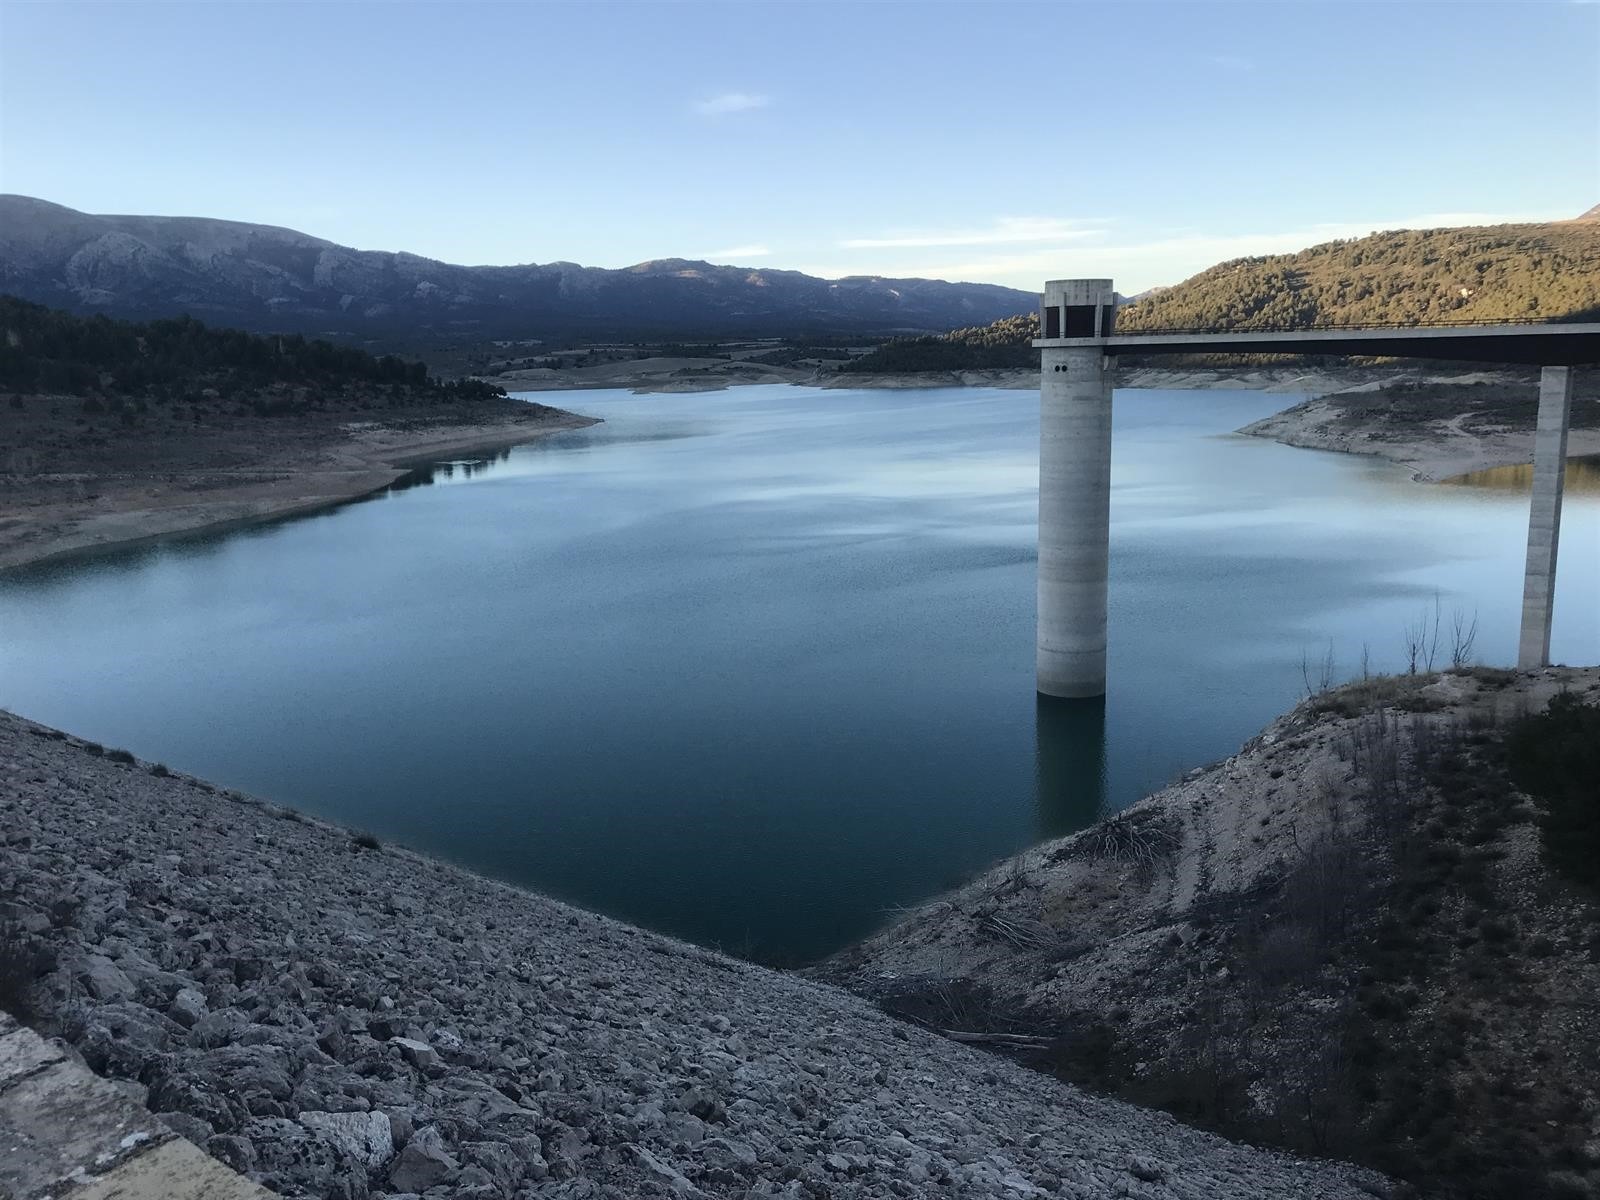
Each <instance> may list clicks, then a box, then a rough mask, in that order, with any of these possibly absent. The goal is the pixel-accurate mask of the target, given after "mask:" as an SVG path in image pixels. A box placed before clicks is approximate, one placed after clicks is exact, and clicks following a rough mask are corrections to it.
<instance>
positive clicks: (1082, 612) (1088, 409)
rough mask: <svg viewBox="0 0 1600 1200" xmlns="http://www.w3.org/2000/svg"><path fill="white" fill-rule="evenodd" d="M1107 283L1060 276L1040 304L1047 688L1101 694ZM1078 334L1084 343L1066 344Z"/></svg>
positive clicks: (1106, 535) (1107, 504) (1107, 538)
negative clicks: (1103, 343)
mask: <svg viewBox="0 0 1600 1200" xmlns="http://www.w3.org/2000/svg"><path fill="white" fill-rule="evenodd" d="M1116 313H1117V304H1116V294H1115V293H1114V292H1113V291H1112V288H1111V280H1109V279H1056V280H1052V281H1050V282H1049V283H1046V284H1045V285H1044V296H1043V297H1042V298H1041V301H1040V308H1039V332H1040V335H1041V336H1040V338H1039V340H1038V341H1036V342H1035V343H1034V345H1035V346H1037V347H1039V369H1040V372H1041V375H1040V382H1039V636H1038V671H1039V685H1038V686H1039V691H1040V693H1042V694H1043V695H1046V696H1060V697H1066V698H1077V697H1086V696H1103V695H1104V694H1105V690H1106V585H1107V575H1106V569H1107V562H1108V555H1109V551H1110V542H1111V373H1110V371H1109V370H1108V369H1107V359H1106V356H1105V353H1104V349H1103V346H1102V345H1100V344H1097V343H1100V342H1101V341H1102V339H1105V338H1108V337H1110V336H1111V332H1112V324H1113V322H1114V321H1115V320H1116ZM1067 338H1071V339H1073V341H1074V342H1076V343H1077V344H1075V345H1072V346H1064V345H1062V344H1061V343H1062V340H1063V339H1067Z"/></svg>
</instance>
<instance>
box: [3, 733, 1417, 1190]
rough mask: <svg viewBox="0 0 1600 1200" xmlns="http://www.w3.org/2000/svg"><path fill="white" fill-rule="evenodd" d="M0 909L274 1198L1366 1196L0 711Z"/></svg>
mask: <svg viewBox="0 0 1600 1200" xmlns="http://www.w3.org/2000/svg"><path fill="white" fill-rule="evenodd" d="M118 757H121V756H120V755H119V756H118ZM0 925H3V927H4V929H5V930H6V931H7V936H8V938H9V940H10V941H11V943H12V944H13V945H15V943H16V942H17V940H18V939H19V938H22V939H23V940H27V939H32V940H33V941H35V942H36V943H44V944H47V945H48V946H49V948H50V950H51V951H52V952H53V954H54V956H55V958H56V960H57V965H56V967H55V969H54V970H53V971H52V972H51V973H50V974H48V975H46V976H44V977H43V978H42V979H41V980H40V981H39V983H38V985H37V986H36V988H35V991H34V996H33V999H34V1002H35V1004H36V1006H37V1011H38V1013H39V1014H40V1015H39V1016H37V1017H36V1018H35V1020H36V1022H37V1023H39V1024H41V1025H42V1026H43V1027H44V1028H45V1029H46V1030H47V1031H48V1032H54V1033H58V1034H60V1035H61V1036H63V1037H64V1038H65V1039H66V1040H68V1041H69V1042H70V1043H71V1044H72V1045H73V1046H74V1047H76V1049H77V1050H78V1051H79V1052H80V1053H81V1054H82V1055H83V1056H84V1057H85V1059H86V1060H87V1061H88V1063H89V1064H90V1065H91V1066H92V1067H94V1068H95V1069H96V1070H99V1071H101V1072H103V1073H105V1074H107V1075H109V1076H112V1077H114V1078H119V1079H125V1080H129V1081H134V1082H133V1083H131V1084H130V1085H129V1086H130V1087H131V1088H132V1089H133V1090H135V1091H137V1092H139V1093H141V1094H142V1095H143V1097H144V1098H145V1099H146V1102H147V1103H148V1105H149V1107H150V1108H151V1109H152V1110H153V1111H154V1112H156V1113H157V1114H159V1115H161V1116H162V1117H163V1119H164V1120H166V1121H167V1122H168V1123H169V1124H171V1125H172V1127H173V1128H175V1129H176V1130H178V1132H180V1133H181V1134H183V1135H184V1136H186V1137H188V1138H190V1139H192V1140H193V1141H195V1142H196V1143H198V1144H199V1145H201V1146H203V1147H205V1148H206V1149H208V1150H209V1151H210V1152H211V1153H212V1154H213V1155H214V1156H216V1157H217V1158H219V1159H221V1160H222V1161H224V1162H226V1163H228V1164H230V1165H232V1166H234V1167H235V1168H237V1169H239V1170H241V1171H243V1172H245V1173H246V1174H248V1175H249V1176H251V1177H252V1178H254V1179H257V1180H259V1181H260V1182H262V1183H263V1184H265V1185H266V1186H268V1187H269V1188H271V1189H273V1190H274V1191H276V1192H278V1193H280V1194H282V1195H285V1196H316V1197H337V1198H341V1200H359V1198H362V1197H379V1196H390V1197H397V1196H415V1195H424V1196H430V1197H456V1198H461V1200H469V1198H472V1200H477V1198H481V1200H490V1198H503V1200H511V1198H517V1200H531V1198H533V1197H547V1196H549V1197H616V1198H619V1200H620V1198H623V1197H629V1198H631V1197H681V1196H688V1197H693V1196H702V1195H705V1196H728V1197H758V1196H790V1197H841V1198H843V1197H876V1196H908V1197H911V1196H963V1197H965V1196H1003V1197H1011V1198H1019V1197H1034V1196H1069V1197H1083V1198H1089V1197H1094V1198H1096V1200H1098V1198H1100V1197H1108V1196H1133V1197H1149V1198H1151V1200H1155V1198H1168V1197H1171V1198H1179V1197H1182V1198H1186V1200H1201V1198H1206V1200H1215V1198H1223V1197H1226V1198H1232V1200H1250V1198H1253V1197H1285V1198H1289V1197H1294V1198H1297V1200H1306V1198H1312V1197H1358V1196H1361V1195H1379V1196H1382V1195H1386V1194H1387V1193H1388V1189H1387V1186H1386V1184H1385V1183H1384V1181H1383V1180H1381V1179H1380V1178H1379V1177H1377V1176H1374V1175H1371V1174H1369V1173H1367V1172H1363V1171H1360V1170H1358V1169H1356V1168H1353V1167H1348V1166H1344V1165H1340V1164H1328V1163H1312V1162H1304V1161H1298V1160H1295V1159H1291V1158H1288V1157H1286V1156H1283V1155H1279V1154H1275V1153H1269V1152H1266V1151H1261V1150H1257V1149H1253V1148H1250V1147H1247V1146H1241V1145H1236V1144H1233V1143H1229V1142H1226V1141H1223V1140H1221V1139H1219V1138H1216V1137H1213V1136H1210V1135H1208V1134H1204V1133H1201V1132H1198V1131H1195V1130H1192V1129H1189V1128H1186V1127H1184V1126H1182V1125H1180V1124H1178V1123H1176V1122H1175V1121H1173V1120H1172V1119H1170V1118H1168V1117H1166V1116H1164V1115H1161V1114H1158V1113H1153V1112H1149V1111H1146V1110H1143V1109H1139V1108H1135V1107H1132V1106H1130V1105H1126V1104H1123V1103H1119V1102H1115V1101H1111V1100H1106V1099H1100V1098H1096V1097H1093V1096H1090V1095H1087V1094H1085V1093H1082V1092H1079V1091H1076V1090H1074V1089H1073V1088H1071V1087H1068V1086H1066V1085H1063V1084H1060V1083H1057V1082H1055V1081H1053V1080H1051V1079H1048V1078H1045V1077H1043V1076H1041V1075H1038V1074H1036V1073H1033V1072H1030V1071H1028V1070H1027V1069H1025V1068H1023V1067H1020V1066H1017V1065H1014V1064H1012V1063H1009V1062H1007V1061H1004V1060H1001V1059H998V1058H996V1057H993V1056H991V1055H988V1054H986V1053H984V1052H982V1051H978V1050H974V1049H970V1048H968V1047H963V1046H960V1045H956V1044H954V1043H951V1042H949V1041H946V1040H944V1039H941V1038H939V1037H936V1036H934V1035H933V1034H931V1033H927V1032H924V1031H923V1030H920V1029H918V1028H915V1027H912V1026H909V1025H906V1024H903V1023H900V1022H897V1021H894V1020H892V1019H891V1018H889V1017H887V1016H885V1015H883V1014H881V1013H880V1012H878V1011H877V1010H876V1009H875V1008H873V1007H872V1006H871V1005H870V1004H868V1003H867V1002H866V1001H864V1000H861V999H858V998H856V997H853V996H851V995H849V994H848V993H846V992H843V991H840V990H837V989H835V988H832V987H830V986H827V985H824V984H819V983H813V982H810V981H807V980H803V979H799V978H796V977H793V976H789V975H785V974H782V973H778V972H774V971H770V970H766V969H763V968H760V967H756V966H754V965H751V964H748V963H743V962H739V961H737V960H733V959H729V958H725V957H722V956H721V955H718V954H714V953H710V952H708V951H706V950H702V949H699V948H697V947H694V946H690V945H687V944H684V943H681V942H676V941H672V940H670V939H668V938H664V937H660V936H657V935H655V934H652V933H648V932H645V931H643V930H639V929H635V928H632V927H629V926H626V925H622V924H620V923H618V922H615V921H611V920H608V919H605V918H603V917H599V916H596V915H594V914H591V913H587V912H583V911H580V910H578V909H574V908H571V907H569V906H566V905H563V904H560V903H557V902H555V901H553V900H549V899H547V898H545V897H542V896H538V895H533V894H530V893H527V892H523V891H519V890H517V889H514V888H511V887H508V886H505V885H502V884H499V883H495V882H493V881H490V880H487V879H483V878H480V877H477V876H474V875H471V874H469V873H467V872H465V871H462V870H460V869H458V868H455V867H452V866H449V865H447V864H445V863H442V862H438V861H435V860H432V859H429V858H426V857H422V856H420V855H416V854H413V853H410V852H406V851H402V850H398V849H395V848H393V847H388V846H384V847H378V848H370V847H368V848H363V847H361V846H359V845H358V844H357V843H356V842H355V840H354V839H353V837H352V835H351V833H350V831H348V830H342V829H338V828H335V827H333V826H330V825H326V824H323V823H320V822H316V821H312V820H309V819H306V818H303V817H300V816H299V815H298V814H295V813H291V812H289V811H288V810H285V809H280V808H277V807H274V806H272V805H270V804H266V803H263V802H261V801H258V800H254V799H251V798H247V797H244V796H241V795H239V794H238V793H232V792H225V791H222V790H220V789H217V788H214V787H212V786H211V785H208V784H205V783H203V782H201V781H199V780H193V779H188V778H185V777H181V776H170V777H168V776H159V775H155V774H152V773H151V767H150V765H149V764H145V763H140V762H136V761H118V760H117V758H113V757H112V756H111V755H110V753H109V752H102V751H100V749H99V748H98V747H95V746H93V745H92V744H89V743H85V742H82V741H80V740H78V739H75V738H72V737H68V736H65V735H62V734H59V733H57V732H55V731H52V730H47V729H45V728H43V727H41V726H37V725H33V724H31V723H30V722H27V721H24V720H22V719H20V718H17V717H14V716H11V715H10V714H5V713H0Z"/></svg>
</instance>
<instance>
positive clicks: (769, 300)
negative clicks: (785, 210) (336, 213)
mask: <svg viewBox="0 0 1600 1200" xmlns="http://www.w3.org/2000/svg"><path fill="white" fill-rule="evenodd" d="M0 292H5V293H9V294H11V295H15V296H19V297H21V298H23V299H26V300H32V301H34V302H36V303H40V304H47V305H50V306H51V307H54V308H61V309H66V310H68V311H71V312H76V313H88V312H103V313H106V314H108V315H110V316H116V317H126V318H133V319H148V318H151V317H159V316H173V315H177V314H180V313H188V314H190V315H192V316H195V317H198V318H199V319H201V320H203V321H206V322H208V323H211V324H217V325H229V326H235V327H238V328H242V329H249V330H255V331H261V332H267V331H271V332H289V331H296V332H305V333H317V334H332V335H342V336H354V337H362V338H367V339H370V340H374V341H378V342H387V343H390V344H400V343H403V342H409V343H414V342H416V341H418V340H428V339H432V340H465V339H481V338H547V337H552V336H556V337H559V336H563V335H581V336H584V337H589V338H594V337H600V336H613V335H614V336H626V337H629V338H634V339H638V338H645V337H652V336H691V335H696V334H718V335H729V334H739V335H744V334H752V335H754V334H760V335H767V336H772V335H782V334H790V333H808V334H809V333H824V332H828V333H893V332H916V331H925V330H944V329H949V328H951V327H953V326H970V325H974V324H981V323H986V322H990V321H994V320H997V319H999V318H1001V317H1006V316H1011V315H1014V314H1017V313H1022V312H1031V311H1032V310H1033V309H1034V308H1035V307H1036V306H1037V304H1038V297H1037V296H1035V295H1034V294H1032V293H1030V292H1023V291H1018V290H1016V289H1014V288H1005V287H997V286H995V285H992V284H982V283H946V282H944V281H941V280H931V279H885V278H881V277H877V276H852V277H848V278H844V279H834V280H829V279H819V278H816V277H814V276H810V275H804V274H801V273H800V272H798V271H775V270H766V269H757V268H747V267H727V266H714V265H712V264H710V263H706V262H698V261H691V260H687V259H678V258H669V259H658V260H656V261H653V262H644V263H639V264H638V265H636V266H632V267H625V268H622V269H619V270H607V269H604V268H599V267H583V266H579V265H578V264H576V263H569V262H555V263H546V264H542V265H541V264H527V265H524V266H507V267H482V266H479V267H467V266H457V265H454V264H451V263H444V262H438V261H436V260H434V259H430V258H423V257H420V256H419V255H415V254H406V253H391V252H387V251H374V250H354V249H351V248H350V247H348V246H341V245H338V244H336V243H334V242H329V241H325V240H323V239H321V238H315V237H311V236H309V235H307V234H303V233H298V232H296V231H294V230H292V229H281V228H278V227H276V226H272V225H253V224H247V223H244V222H240V221H220V220H212V219H208V218H202V217H149V216H97V215H93V214H90V213H82V212H78V211H76V210H75V209H71V208H66V207H63V206H62V205H59V204H52V203H50V202H48V201H45V200H37V199H34V198H32V197H28V196H17V195H0Z"/></svg>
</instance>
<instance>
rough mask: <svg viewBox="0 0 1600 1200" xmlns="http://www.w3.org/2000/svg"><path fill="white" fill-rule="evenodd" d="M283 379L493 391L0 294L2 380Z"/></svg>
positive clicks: (56, 386)
mask: <svg viewBox="0 0 1600 1200" xmlns="http://www.w3.org/2000/svg"><path fill="white" fill-rule="evenodd" d="M281 384H294V385H311V386H316V387H320V388H329V387H334V388H339V387H348V386H361V387H369V388H374V389H376V388H379V387H381V388H383V389H384V390H385V392H387V393H389V394H398V393H401V392H403V393H406V394H407V395H408V396H410V397H412V398H415V397H417V396H419V395H429V394H439V395H441V396H448V397H449V398H451V399H457V400H470V399H475V398H480V397H489V396H499V395H501V394H502V393H501V391H500V389H499V388H496V387H492V386H490V385H489V384H485V383H479V382H476V381H472V380H463V381H461V382H457V383H442V382H440V381H439V380H437V379H432V378H430V377H429V375H428V368H427V366H426V364H424V363H420V362H407V361H405V360H403V359H399V358H394V357H390V356H384V357H381V358H375V357H374V356H372V355H371V354H368V353H366V352H365V351H364V350H357V349H353V348H351V347H348V346H335V345H333V344H331V343H329V342H325V341H320V340H318V339H314V338H304V337H301V336H300V335H298V334H289V335H283V336H270V337H260V336H257V335H255V334H251V333H243V332H241V331H239V330H237V329H212V328H210V327H208V326H206V325H204V324H202V323H201V322H199V321H196V320H194V319H193V318H190V317H177V318H174V319H171V320H162V321H150V322H148V323H145V324H137V325H136V324H132V323H130V322H128V321H113V320H111V319H109V318H107V317H103V316H96V317H78V316H73V315H72V314H70V313H64V312H58V311H56V310H54V309H49V308H45V307H43V306H42V305H38V304H30V303H29V302H28V301H26V300H18V299H17V298H15V297H14V296H0V388H3V389H7V390H11V391H16V392H38V393H44V394H56V395H74V396H86V395H91V394H101V395H119V396H140V397H147V398H149V399H152V400H156V401H161V400H165V399H175V398H177V397H179V396H180V395H182V394H183V393H186V392H188V391H191V390H193V389H194V388H196V387H200V386H206V387H215V388H220V389H223V390H250V391H254V390H259V389H261V388H264V387H270V386H272V385H281Z"/></svg>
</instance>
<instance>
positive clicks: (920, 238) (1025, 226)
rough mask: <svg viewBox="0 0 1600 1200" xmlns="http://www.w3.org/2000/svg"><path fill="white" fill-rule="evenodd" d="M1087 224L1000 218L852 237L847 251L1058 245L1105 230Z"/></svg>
mask: <svg viewBox="0 0 1600 1200" xmlns="http://www.w3.org/2000/svg"><path fill="white" fill-rule="evenodd" d="M1089 224H1090V223H1089V222H1085V221H1071V220H1063V219H1062V218H1060V217H1001V218H999V219H998V220H997V221H995V222H994V224H992V225H991V226H989V228H987V229H955V230H938V231H933V232H917V233H901V234H893V235H890V236H888V237H863V238H849V239H847V240H845V241H842V242H840V243H839V245H840V247H841V248H843V249H845V250H885V249H921V248H927V247H931V246H1004V245H1013V244H1017V243H1023V242H1059V241H1065V240H1069V239H1076V238H1086V237H1095V236H1097V235H1098V234H1100V233H1101V232H1102V231H1101V230H1099V229H1095V228H1085V226H1086V225H1089Z"/></svg>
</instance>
